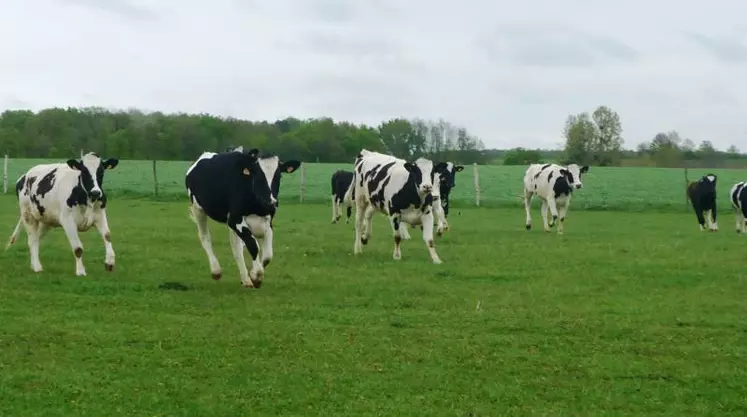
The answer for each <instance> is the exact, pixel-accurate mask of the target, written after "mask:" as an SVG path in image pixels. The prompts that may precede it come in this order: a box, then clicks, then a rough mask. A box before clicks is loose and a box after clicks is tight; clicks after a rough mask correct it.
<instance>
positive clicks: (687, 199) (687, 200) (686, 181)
mask: <svg viewBox="0 0 747 417" xmlns="http://www.w3.org/2000/svg"><path fill="white" fill-rule="evenodd" d="M688 185H690V181H688V179H687V166H685V211H687V206H688V205H689V204H688V203H689V200H690V199H689V198H688V196H687V186H688Z"/></svg>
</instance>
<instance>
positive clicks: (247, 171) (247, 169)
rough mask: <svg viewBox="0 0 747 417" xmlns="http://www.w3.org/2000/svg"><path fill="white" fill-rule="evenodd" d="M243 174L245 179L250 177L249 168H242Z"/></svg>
mask: <svg viewBox="0 0 747 417" xmlns="http://www.w3.org/2000/svg"><path fill="white" fill-rule="evenodd" d="M243 172H244V175H246V176H247V177H248V176H250V175H252V173H251V171H249V168H244V171H243Z"/></svg>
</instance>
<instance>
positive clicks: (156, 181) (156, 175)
mask: <svg viewBox="0 0 747 417" xmlns="http://www.w3.org/2000/svg"><path fill="white" fill-rule="evenodd" d="M153 187H154V188H155V192H156V197H158V174H157V173H156V160H155V159H154V160H153Z"/></svg>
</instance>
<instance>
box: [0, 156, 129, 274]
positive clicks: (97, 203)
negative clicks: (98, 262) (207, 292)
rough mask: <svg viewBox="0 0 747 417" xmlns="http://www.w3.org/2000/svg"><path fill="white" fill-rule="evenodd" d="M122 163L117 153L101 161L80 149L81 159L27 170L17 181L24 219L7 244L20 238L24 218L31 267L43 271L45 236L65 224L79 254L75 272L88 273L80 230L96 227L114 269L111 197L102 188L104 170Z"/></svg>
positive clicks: (107, 266) (107, 262)
mask: <svg viewBox="0 0 747 417" xmlns="http://www.w3.org/2000/svg"><path fill="white" fill-rule="evenodd" d="M118 164H119V160H118V159H116V158H109V159H106V160H103V159H102V158H101V157H99V156H98V155H97V154H96V153H94V152H89V153H86V154H83V153H82V152H81V157H80V160H76V159H69V160H68V161H67V162H66V163H55V164H40V165H36V166H34V167H32V168H30V169H29V170H28V171H26V173H25V174H23V175H21V177H20V178H19V179H18V181H17V182H16V197H17V198H18V206H19V208H20V211H21V218H20V219H19V220H18V223H17V224H16V227H15V229H14V230H13V234H12V235H11V237H10V241H9V242H8V244H7V246H6V247H5V249H6V250H7V249H8V248H10V246H11V245H12V244H14V243H15V242H16V239H17V238H18V234H19V233H20V228H21V224H22V223H23V226H24V229H25V230H26V235H27V237H28V246H29V253H30V256H31V269H32V270H33V271H34V272H41V271H42V270H43V267H42V264H41V261H40V260H39V244H40V242H41V239H42V238H43V237H44V236H45V234H46V233H47V232H48V231H49V230H50V229H53V228H56V227H62V229H63V230H64V231H65V234H66V235H67V239H68V241H69V242H70V246H71V247H72V250H73V254H74V255H75V275H77V276H84V275H86V268H85V267H84V266H83V243H82V242H81V241H80V238H79V237H78V232H85V231H87V230H88V229H90V228H91V227H92V226H95V227H96V229H97V230H98V231H99V234H101V237H102V238H103V239H104V248H105V250H106V255H105V258H104V268H105V270H106V271H110V272H111V271H113V270H114V248H113V247H112V238H111V231H110V230H109V221H108V219H107V217H106V206H107V202H108V199H107V195H106V193H105V192H104V172H105V171H106V170H111V169H114V168H115V167H116V166H117V165H118Z"/></svg>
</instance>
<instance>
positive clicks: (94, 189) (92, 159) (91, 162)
mask: <svg viewBox="0 0 747 417" xmlns="http://www.w3.org/2000/svg"><path fill="white" fill-rule="evenodd" d="M81 162H82V163H83V166H84V167H86V169H87V170H88V176H90V177H91V183H92V185H91V188H90V189H88V187H86V191H88V193H89V194H90V195H91V197H93V199H94V200H96V199H98V198H100V197H101V194H102V191H101V184H99V181H98V178H96V177H97V175H96V174H97V173H98V172H99V168H100V167H101V158H99V157H98V156H97V155H96V154H94V153H87V154H85V155H83V157H82V158H81ZM82 175H84V174H82ZM85 181H86V180H84V182H85ZM84 186H85V185H84Z"/></svg>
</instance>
